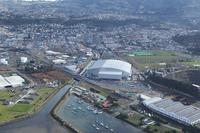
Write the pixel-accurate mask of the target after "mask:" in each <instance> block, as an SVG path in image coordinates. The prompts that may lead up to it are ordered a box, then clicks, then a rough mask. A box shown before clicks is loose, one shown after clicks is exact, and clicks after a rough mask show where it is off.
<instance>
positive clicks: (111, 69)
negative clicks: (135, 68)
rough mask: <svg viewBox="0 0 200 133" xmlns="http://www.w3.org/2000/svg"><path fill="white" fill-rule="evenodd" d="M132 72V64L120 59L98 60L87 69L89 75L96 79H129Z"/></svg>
mask: <svg viewBox="0 0 200 133" xmlns="http://www.w3.org/2000/svg"><path fill="white" fill-rule="evenodd" d="M131 74H132V66H131V64H130V63H128V62H124V61H120V60H111V59H109V60H97V61H95V62H93V63H92V64H91V65H90V66H89V68H88V69H87V76H88V77H89V78H94V79H112V80H121V79H123V78H124V79H127V78H129V77H130V76H131Z"/></svg>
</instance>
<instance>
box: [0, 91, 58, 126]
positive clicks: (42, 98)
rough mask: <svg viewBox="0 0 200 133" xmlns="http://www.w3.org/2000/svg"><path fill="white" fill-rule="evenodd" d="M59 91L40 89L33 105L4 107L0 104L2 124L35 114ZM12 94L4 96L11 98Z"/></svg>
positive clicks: (0, 121) (6, 93)
mask: <svg viewBox="0 0 200 133" xmlns="http://www.w3.org/2000/svg"><path fill="white" fill-rule="evenodd" d="M57 90H58V89H52V88H45V87H44V88H38V89H37V93H38V94H39V96H38V97H37V98H36V99H34V101H33V102H32V103H31V104H15V105H9V106H6V105H3V104H2V102H1V103H0V123H1V124H3V123H6V122H9V121H12V120H15V119H17V118H23V117H26V116H29V115H30V114H33V113H34V112H36V111H37V110H39V109H40V108H41V106H42V105H43V104H44V103H45V102H46V101H47V100H48V98H49V97H50V96H51V95H53V94H54V93H55V92H56V91H57ZM10 95H12V94H9V92H5V93H4V94H3V96H4V97H5V98H6V97H9V96H10Z"/></svg>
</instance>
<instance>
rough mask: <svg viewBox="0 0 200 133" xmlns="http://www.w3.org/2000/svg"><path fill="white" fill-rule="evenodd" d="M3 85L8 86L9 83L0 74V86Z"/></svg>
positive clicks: (2, 86)
mask: <svg viewBox="0 0 200 133" xmlns="http://www.w3.org/2000/svg"><path fill="white" fill-rule="evenodd" d="M5 86H10V84H9V83H8V82H7V81H6V80H5V79H4V77H2V76H1V75H0V88H1V89H2V88H4V87H5Z"/></svg>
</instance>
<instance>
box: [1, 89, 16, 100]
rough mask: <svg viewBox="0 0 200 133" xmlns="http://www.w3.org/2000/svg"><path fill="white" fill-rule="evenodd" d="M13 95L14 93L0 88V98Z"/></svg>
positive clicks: (7, 97)
mask: <svg viewBox="0 0 200 133" xmlns="http://www.w3.org/2000/svg"><path fill="white" fill-rule="evenodd" d="M14 95H15V94H13V93H12V92H10V91H5V90H0V99H9V98H11V97H12V96H14Z"/></svg>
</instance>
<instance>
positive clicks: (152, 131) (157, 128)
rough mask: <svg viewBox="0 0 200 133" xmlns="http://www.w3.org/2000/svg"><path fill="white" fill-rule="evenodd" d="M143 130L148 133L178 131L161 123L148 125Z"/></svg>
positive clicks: (175, 132) (174, 132) (171, 132)
mask: <svg viewBox="0 0 200 133" xmlns="http://www.w3.org/2000/svg"><path fill="white" fill-rule="evenodd" d="M145 131H147V132H150V133H180V132H179V131H177V130H173V129H170V128H168V127H165V126H162V125H152V126H148V127H147V128H146V129H145Z"/></svg>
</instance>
